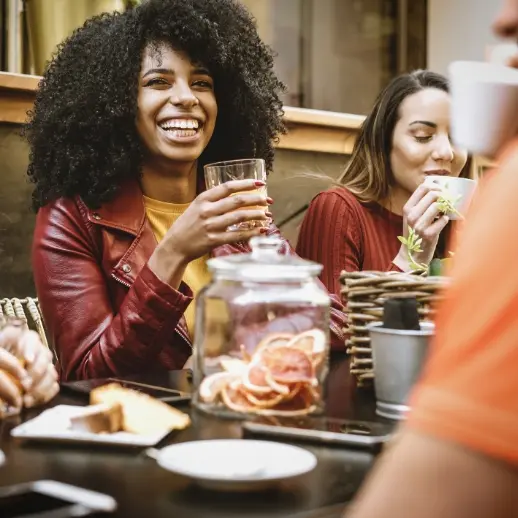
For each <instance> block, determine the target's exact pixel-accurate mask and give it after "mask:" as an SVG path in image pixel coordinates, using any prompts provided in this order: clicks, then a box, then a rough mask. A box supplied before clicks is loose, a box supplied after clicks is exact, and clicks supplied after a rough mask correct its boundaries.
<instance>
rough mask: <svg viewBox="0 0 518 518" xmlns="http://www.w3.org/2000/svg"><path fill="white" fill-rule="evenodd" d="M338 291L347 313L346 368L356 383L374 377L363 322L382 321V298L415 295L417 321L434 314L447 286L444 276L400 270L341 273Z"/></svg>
mask: <svg viewBox="0 0 518 518" xmlns="http://www.w3.org/2000/svg"><path fill="white" fill-rule="evenodd" d="M340 282H341V284H342V289H341V293H342V296H343V299H344V304H345V312H346V314H347V321H348V324H347V327H346V329H345V332H346V333H347V338H346V342H345V345H346V348H347V352H348V353H349V354H350V355H351V363H350V370H351V374H353V375H354V376H355V377H356V380H357V384H358V386H362V385H365V384H366V383H368V382H369V381H370V380H372V379H373V378H374V373H373V370H372V349H371V346H370V337H369V333H368V331H367V327H366V326H367V324H370V323H372V322H380V321H383V305H384V303H385V300H387V299H390V298H399V297H415V298H416V300H417V302H418V311H419V315H420V317H421V321H422V322H425V321H429V320H431V319H432V318H433V315H434V306H435V303H436V302H437V301H438V300H440V297H441V294H440V292H441V290H442V289H443V288H444V287H445V286H446V285H447V283H448V278H447V277H421V276H418V275H414V274H411V273H400V272H376V271H363V272H345V271H344V272H342V274H341V275H340Z"/></svg>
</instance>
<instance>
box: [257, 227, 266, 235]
mask: <svg viewBox="0 0 518 518" xmlns="http://www.w3.org/2000/svg"><path fill="white" fill-rule="evenodd" d="M259 232H260V233H261V234H266V232H268V229H267V228H264V227H263V228H262V229H261V230H259Z"/></svg>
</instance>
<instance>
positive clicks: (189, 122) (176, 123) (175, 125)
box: [160, 119, 199, 130]
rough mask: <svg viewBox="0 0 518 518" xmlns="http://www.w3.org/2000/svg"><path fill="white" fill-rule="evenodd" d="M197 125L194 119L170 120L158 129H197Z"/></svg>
mask: <svg viewBox="0 0 518 518" xmlns="http://www.w3.org/2000/svg"><path fill="white" fill-rule="evenodd" d="M198 126H199V123H198V121H197V120H196V119H170V120H168V121H166V122H164V123H162V124H160V127H161V128H162V129H164V130H171V129H198Z"/></svg>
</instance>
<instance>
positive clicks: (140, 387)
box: [61, 374, 191, 403]
mask: <svg viewBox="0 0 518 518" xmlns="http://www.w3.org/2000/svg"><path fill="white" fill-rule="evenodd" d="M185 376H187V374H186V375H185ZM108 383H118V384H119V385H121V386H122V387H124V388H129V389H132V390H136V391H138V392H142V393H143V394H147V395H148V396H151V397H154V398H156V399H159V400H160V401H163V402H164V403H185V402H189V401H190V400H191V392H190V391H188V388H189V387H188V386H187V385H186V384H185V383H182V384H180V385H181V389H177V388H173V387H166V386H159V385H154V384H152V383H145V382H143V381H133V380H122V379H118V378H102V379H92V380H81V381H67V382H64V383H61V388H62V389H64V390H65V391H71V392H74V393H76V394H80V395H83V396H84V397H89V396H90V392H92V390H94V389H96V388H98V387H102V386H103V385H107V384H108Z"/></svg>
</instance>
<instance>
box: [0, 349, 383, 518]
mask: <svg viewBox="0 0 518 518" xmlns="http://www.w3.org/2000/svg"><path fill="white" fill-rule="evenodd" d="M328 392H329V395H328V405H327V414H328V415H330V416H333V417H348V418H357V419H375V416H374V396H373V393H372V391H370V390H365V389H361V390H356V389H354V386H353V382H352V380H351V377H350V375H349V370H348V360H347V359H346V358H345V357H340V356H338V357H333V359H332V362H331V370H330V374H329V377H328ZM81 402H82V401H81V400H78V399H77V398H75V397H72V396H70V395H65V394H64V393H62V394H61V395H60V396H58V397H57V398H56V399H55V400H54V401H53V404H54V405H55V404H81ZM187 408H188V407H187ZM37 413H38V411H31V412H28V413H26V414H25V415H23V416H21V417H19V418H15V419H11V420H6V421H4V422H3V423H1V422H0V426H1V434H0V448H1V449H2V450H3V451H4V453H5V454H6V457H7V462H6V464H5V465H4V466H3V467H2V468H0V486H5V485H10V484H16V483H19V482H28V481H34V480H39V479H52V480H57V481H61V482H66V483H69V484H74V485H77V486H81V487H84V488H88V489H91V490H96V491H100V492H102V493H107V494H109V495H111V496H113V497H114V498H115V499H116V500H117V502H118V504H119V508H118V511H117V512H116V513H115V514H113V515H112V516H117V517H121V518H134V517H135V518H155V517H156V518H162V517H163V518H179V517H183V516H185V517H197V516H201V517H208V518H210V517H221V518H223V517H230V516H239V517H241V518H245V517H258V516H273V517H277V516H283V517H284V516H286V517H290V516H293V517H294V518H298V517H300V518H306V517H307V518H309V517H313V516H315V517H316V516H329V517H330V516H339V515H340V513H339V510H337V509H336V510H335V511H334V512H333V513H329V514H322V512H321V511H318V512H316V511H317V510H318V509H321V508H322V507H327V506H331V505H333V504H339V503H343V504H344V507H345V505H346V503H347V502H348V501H349V500H350V499H351V497H352V496H353V495H354V493H355V492H356V491H357V489H358V487H359V486H360V484H361V482H362V480H363V478H364V476H365V474H366V473H367V471H368V470H369V469H370V467H371V466H372V463H373V461H374V458H375V457H374V456H373V455H372V454H371V453H368V452H365V451H360V450H348V449H345V448H338V447H321V446H312V445H308V444H306V443H299V446H302V447H304V448H307V449H308V450H310V451H312V452H313V453H314V454H315V455H316V456H317V458H318V466H317V468H316V469H315V470H314V471H313V472H312V473H310V474H308V475H306V476H305V477H303V478H302V479H300V480H299V481H297V482H292V483H285V484H284V485H282V486H280V487H279V488H278V489H276V490H275V491H270V492H266V493H265V492H262V493H257V494H253V493H248V494H225V493H216V492H211V491H207V490H202V489H200V488H198V487H196V486H194V485H190V484H189V482H188V481H186V480H185V479H183V478H182V477H180V476H176V475H174V474H172V473H169V472H167V471H165V470H163V469H161V468H160V467H159V466H158V465H157V464H156V462H155V461H153V460H152V459H150V458H148V457H145V456H144V455H143V454H142V451H141V450H118V449H113V448H111V449H110V448H97V447H96V448H92V447H91V446H90V447H88V448H84V447H78V446H75V445H74V446H71V445H70V446H65V445H63V444H60V445H49V444H47V445H44V444H35V443H30V442H27V443H21V442H18V441H16V440H14V439H12V438H11V437H10V430H11V429H12V428H13V427H14V426H16V425H18V424H19V423H20V422H22V421H24V420H27V419H30V418H32V417H34V416H35V415H36V414H37ZM191 416H192V420H193V424H192V426H191V427H190V428H189V429H187V430H185V431H183V432H181V433H178V434H176V435H172V437H170V438H168V439H165V441H164V442H163V444H161V445H160V446H165V445H166V444H172V443H178V442H184V441H190V440H195V439H219V438H240V437H242V433H241V427H240V424H239V422H236V421H228V420H221V419H215V418H212V417H207V416H205V415H201V414H199V413H197V412H195V411H192V412H191Z"/></svg>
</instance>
